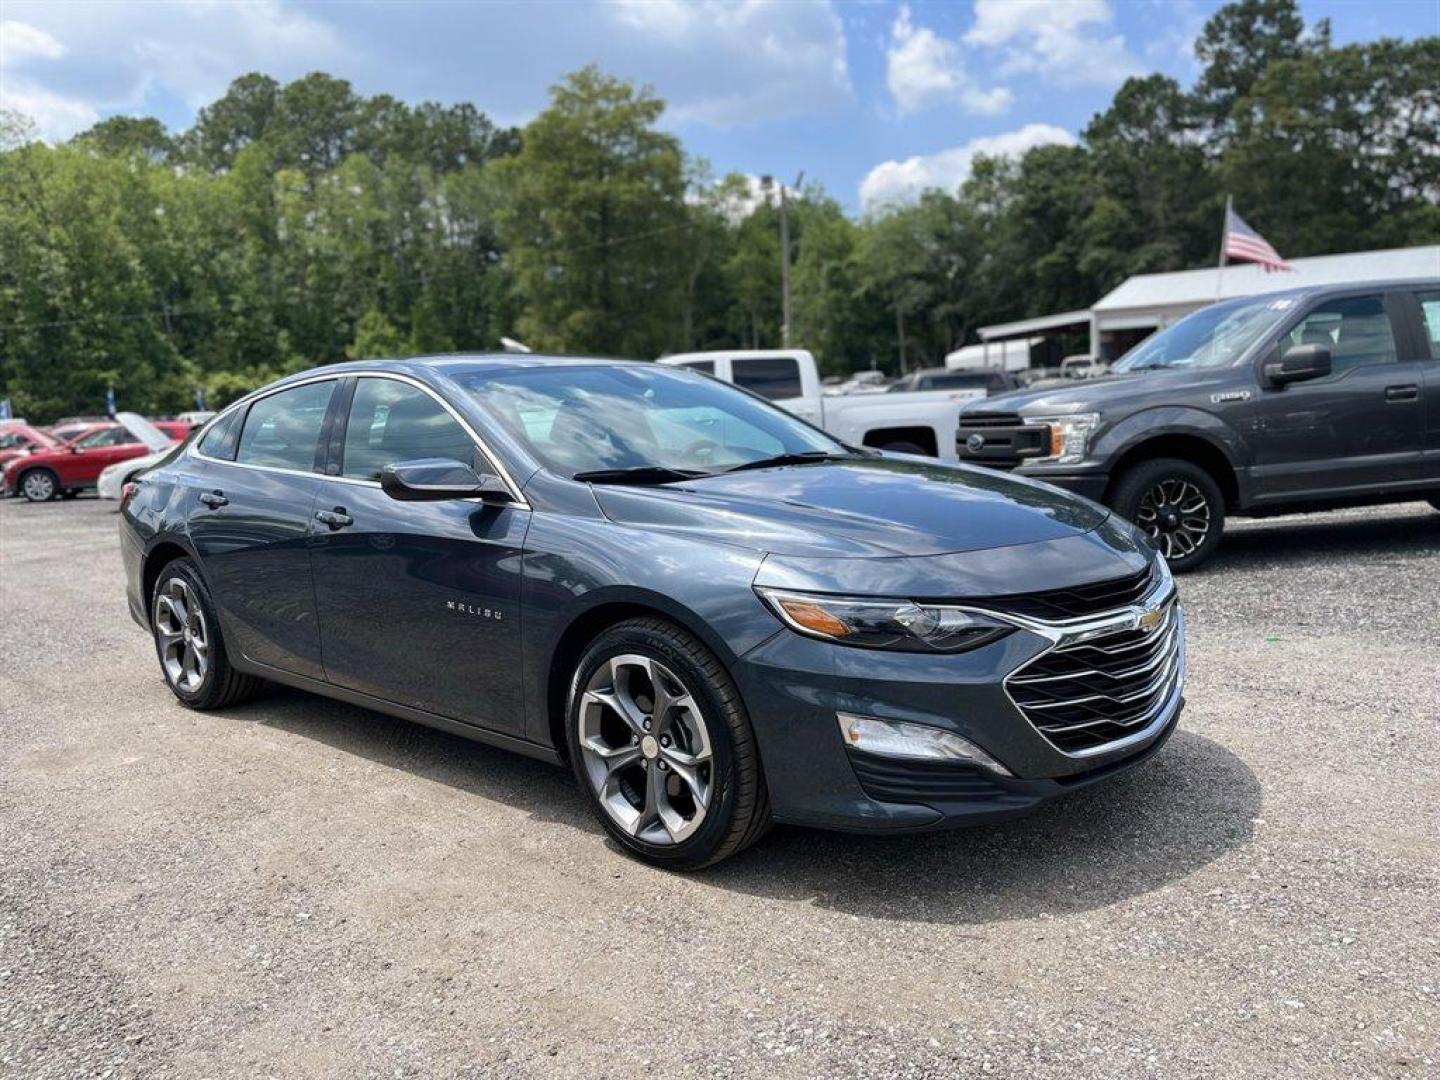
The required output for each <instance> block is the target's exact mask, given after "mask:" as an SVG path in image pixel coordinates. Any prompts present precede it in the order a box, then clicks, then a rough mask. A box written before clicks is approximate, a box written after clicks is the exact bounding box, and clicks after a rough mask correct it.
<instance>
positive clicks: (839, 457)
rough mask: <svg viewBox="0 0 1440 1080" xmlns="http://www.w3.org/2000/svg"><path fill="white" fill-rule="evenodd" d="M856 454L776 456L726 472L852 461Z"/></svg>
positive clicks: (811, 452) (816, 452) (807, 452)
mask: <svg viewBox="0 0 1440 1080" xmlns="http://www.w3.org/2000/svg"><path fill="white" fill-rule="evenodd" d="M855 456H856V455H854V454H835V453H831V452H830V451H829V450H804V451H801V452H800V453H796V454H776V455H775V456H774V457H768V458H760V459H759V460H758V461H746V462H744V463H743V464H740V465H732V466H730V468H728V469H726V470H724V471H725V472H727V473H732V472H744V471H745V470H746V469H769V468H773V467H774V466H777V465H805V464H808V463H809V462H812V461H850V460H852V459H853V458H854V457H855Z"/></svg>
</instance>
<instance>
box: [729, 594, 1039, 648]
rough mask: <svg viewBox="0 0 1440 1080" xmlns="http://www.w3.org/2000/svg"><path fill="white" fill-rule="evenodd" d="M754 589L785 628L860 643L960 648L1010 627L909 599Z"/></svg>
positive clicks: (985, 617) (861, 645) (865, 645)
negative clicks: (869, 598) (866, 597)
mask: <svg viewBox="0 0 1440 1080" xmlns="http://www.w3.org/2000/svg"><path fill="white" fill-rule="evenodd" d="M755 591H756V592H758V593H759V594H760V596H761V597H762V598H763V599H764V600H765V602H766V603H767V604H769V605H770V608H771V610H773V611H774V612H775V614H776V615H778V616H779V617H780V620H781V621H782V622H783V623H784V624H785V625H786V626H788V627H790V629H792V630H795V631H797V632H798V633H801V634H805V635H807V636H808V637H817V638H824V639H825V640H826V641H834V642H837V643H838V644H841V645H854V646H856V647H858V648H862V649H895V650H899V651H901V652H942V653H953V652H963V651H964V650H966V649H974V648H978V647H979V646H981V645H987V644H989V643H990V642H992V641H994V640H996V639H997V638H1001V637H1004V636H1005V635H1006V634H1008V633H1010V631H1012V630H1013V629H1015V628H1014V627H1013V626H1012V625H1010V624H1009V623H1006V622H1002V621H1001V620H999V619H996V618H992V617H991V616H989V615H986V614H984V613H982V612H978V611H969V610H967V609H965V608H956V607H944V606H942V605H935V604H917V603H915V602H914V601H911V600H862V599H854V598H851V597H844V596H819V595H816V594H813V593H792V592H780V591H777V590H775V589H761V588H757V589H756V590H755Z"/></svg>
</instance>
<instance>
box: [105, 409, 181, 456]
mask: <svg viewBox="0 0 1440 1080" xmlns="http://www.w3.org/2000/svg"><path fill="white" fill-rule="evenodd" d="M115 419H116V420H118V421H120V424H121V425H122V426H123V427H124V428H125V430H126V431H128V432H129V433H130V434H131V435H133V436H135V441H136V442H138V443H144V444H145V446H146V448H147V449H149V450H150V451H151V452H152V453H153V452H154V451H156V450H164V449H165V448H166V447H169V446H174V445H175V440H174V439H173V438H171V437H170V436H169V435H166V434H165V433H164V432H163V431H161V430H160V429H159V428H157V427H156V426H155V425H154V424H152V423H151V422H150V421H149V420H146V419H145V417H143V416H141V415H140V414H139V413H133V412H122V413H116V414H115Z"/></svg>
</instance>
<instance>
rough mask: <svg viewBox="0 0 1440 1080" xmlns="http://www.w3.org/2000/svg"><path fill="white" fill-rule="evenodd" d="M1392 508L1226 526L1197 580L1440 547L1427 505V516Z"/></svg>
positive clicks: (1438, 526)
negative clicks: (1353, 514) (1354, 514)
mask: <svg viewBox="0 0 1440 1080" xmlns="http://www.w3.org/2000/svg"><path fill="white" fill-rule="evenodd" d="M1417 505H1419V506H1424V504H1423V503H1421V504H1417ZM1392 509H1393V508H1388V507H1377V508H1375V510H1374V516H1369V515H1367V516H1365V517H1362V518H1356V517H1348V516H1347V517H1333V516H1330V515H1326V514H1316V515H1313V516H1312V515H1307V516H1304V517H1301V518H1295V519H1290V520H1287V521H1285V522H1283V523H1281V522H1278V521H1276V522H1269V521H1264V520H1263V519H1261V520H1260V521H1258V522H1256V523H1255V524H1254V525H1253V526H1251V527H1248V528H1247V527H1246V526H1247V525H1249V524H1250V523H1249V522H1243V519H1242V522H1236V523H1235V525H1238V526H1239V527H1238V528H1237V527H1235V525H1232V526H1229V527H1227V528H1226V531H1225V536H1224V538H1223V539H1222V540H1221V541H1220V549H1219V551H1217V552H1216V554H1215V558H1214V559H1213V560H1212V561H1211V562H1210V564H1209V565H1208V566H1206V567H1204V568H1202V569H1200V570H1198V571H1197V576H1213V575H1220V574H1224V573H1226V572H1227V571H1234V570H1252V569H1262V568H1269V567H1274V566H1280V565H1289V566H1294V565H1299V564H1315V565H1320V566H1324V567H1333V566H1334V565H1336V563H1337V562H1339V561H1341V560H1344V559H1346V558H1356V557H1365V556H1381V557H1384V556H1389V557H1392V558H1403V557H1406V556H1411V555H1428V554H1431V553H1433V552H1434V551H1435V550H1436V549H1437V548H1440V513H1436V512H1434V511H1431V510H1430V509H1429V508H1428V507H1425V510H1426V511H1427V512H1425V513H1422V514H1418V515H1417V514H1413V513H1409V514H1404V515H1395V514H1393V513H1390V511H1391V510H1392ZM1387 513H1388V515H1389V516H1384V515H1387Z"/></svg>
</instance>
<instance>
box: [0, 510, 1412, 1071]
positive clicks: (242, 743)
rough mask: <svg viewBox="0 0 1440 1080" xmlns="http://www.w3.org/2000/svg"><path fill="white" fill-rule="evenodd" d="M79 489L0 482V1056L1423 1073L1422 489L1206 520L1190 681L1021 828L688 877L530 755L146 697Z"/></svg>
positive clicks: (100, 1063) (770, 845) (359, 723)
mask: <svg viewBox="0 0 1440 1080" xmlns="http://www.w3.org/2000/svg"><path fill="white" fill-rule="evenodd" d="M115 527H116V519H115V516H114V512H113V506H112V505H111V504H101V503H99V502H96V501H94V500H81V501H79V502H75V503H57V504H50V505H45V506H30V505H24V504H17V503H15V502H13V501H7V502H6V503H4V504H0V610H3V612H4V618H3V622H0V871H3V872H0V1075H14V1076H25V1077H66V1078H69V1077H81V1076H111V1077H129V1076H133V1077H146V1078H150V1077H172V1076H173V1077H222V1076H226V1077H228V1076H234V1077H263V1076H275V1077H292V1076H305V1077H312V1076H315V1077H331V1076H333V1077H347V1078H348V1077H360V1076H410V1075H419V1076H461V1077H468V1076H492V1075H498V1076H547V1077H550V1076H561V1077H564V1076H575V1077H595V1076H628V1075H635V1074H641V1073H648V1074H654V1075H664V1076H675V1075H705V1076H765V1077H770V1076H826V1077H831V1076H860V1075H864V1076H881V1075H886V1076H888V1075H895V1076H937V1077H938V1076H956V1075H967V1076H968V1075H975V1074H978V1073H988V1074H993V1075H996V1076H1016V1077H1025V1078H1026V1080H1033V1078H1039V1077H1052V1076H1053V1077H1064V1078H1066V1080H1076V1078H1079V1077H1088V1076H1115V1075H1122V1074H1123V1075H1126V1076H1134V1075H1145V1074H1151V1075H1156V1076H1193V1075H1205V1076H1217V1077H1226V1078H1229V1077H1238V1076H1267V1077H1273V1076H1294V1075H1319V1076H1345V1077H1356V1076H1402V1077H1410V1076H1437V1075H1440V557H1437V556H1440V514H1436V513H1435V512H1433V511H1431V510H1429V509H1428V508H1426V507H1424V506H1422V505H1416V506H1406V507H1398V508H1382V509H1376V510H1366V511H1356V512H1348V513H1343V514H1331V515H1323V516H1315V517H1306V518H1285V519H1276V520H1272V521H1268V522H1256V523H1245V522H1240V523H1236V525H1235V528H1234V532H1233V535H1232V536H1231V537H1229V538H1228V540H1227V542H1226V545H1225V547H1224V550H1223V552H1222V556H1221V558H1220V559H1219V560H1218V561H1217V562H1215V563H1214V564H1213V567H1212V568H1211V569H1209V570H1208V571H1206V572H1202V573H1200V574H1198V575H1193V576H1191V577H1189V578H1186V579H1183V581H1182V590H1183V594H1184V597H1185V600H1186V603H1187V605H1188V607H1189V610H1190V615H1191V622H1190V648H1191V652H1190V655H1191V674H1190V688H1189V707H1188V709H1187V711H1186V713H1185V719H1184V721H1183V728H1182V731H1181V732H1180V733H1179V734H1177V735H1176V737H1175V738H1174V739H1173V740H1172V742H1171V743H1170V744H1169V746H1168V747H1167V749H1166V750H1165V751H1164V752H1163V753H1162V754H1161V755H1159V756H1158V757H1157V758H1156V759H1155V760H1154V761H1153V762H1152V763H1151V764H1150V765H1149V766H1147V767H1146V768H1144V769H1142V770H1139V771H1137V772H1136V773H1134V774H1131V775H1129V776H1127V777H1125V778H1123V779H1120V780H1118V781H1117V782H1115V783H1114V784H1112V785H1110V786H1108V787H1102V788H1101V789H1100V790H1096V791H1091V792H1087V793H1083V794H1081V795H1079V796H1077V797H1075V798H1073V799H1071V800H1069V801H1067V802H1064V803H1062V804H1059V805H1055V806H1053V807H1050V808H1048V809H1046V810H1045V811H1043V812H1041V813H1039V814H1037V815H1034V816H1032V817H1029V818H1027V819H1023V820H1020V821H1015V822H1010V823H1006V824H1004V825H999V826H993V827H987V828H983V829H976V830H971V831H967V832H960V833H950V834H944V835H938V836H930V837H920V838H910V839H895V838H891V839H874V838H871V839H864V838H856V837H848V836H840V835H830V834H824V833H818V832H808V831H804V830H799V829H777V830H776V831H775V832H774V833H772V834H771V835H770V837H769V838H767V839H766V840H765V841H763V842H762V843H761V845H760V846H759V847H757V848H755V849H753V850H752V851H750V852H748V853H746V854H744V855H742V856H740V857H738V858H736V859H734V860H732V861H730V862H728V863H726V864H724V865H723V866H721V867H719V868H716V869H714V870H712V871H708V872H706V873H702V874H699V875H695V876H689V877H679V876H672V875H667V874H664V873H661V872H658V871H655V870H651V869H647V868H646V867H643V866H640V865H638V864H636V863H634V862H632V861H630V860H628V859H626V858H624V857H623V856H621V855H620V854H619V853H618V852H617V851H616V850H614V849H613V848H611V847H610V846H608V845H607V844H606V842H605V841H604V839H603V837H602V835H601V834H600V832H599V830H598V828H597V827H596V826H595V825H594V824H593V823H592V822H591V820H590V818H589V816H588V812H587V810H586V808H585V806H584V805H583V804H582V802H581V799H580V796H579V793H578V792H577V791H576V789H575V788H574V787H573V785H572V784H571V782H570V780H569V777H568V775H567V774H566V773H564V772H562V771H561V770H559V769H556V768H553V767H550V766H546V765H543V764H539V763H536V762H531V761H528V760H525V759H522V758H519V757H515V756H511V755H508V754H505V753H502V752H500V751H495V750H490V749H487V748H485V747H481V746H477V745H473V744H470V743H467V742H464V741H462V740H459V739H456V738H453V737H450V736H447V735H443V734H440V733H437V732H434V731H430V730H428V729H425V728H420V727H415V726H412V725H409V724H405V723H402V722H398V721H393V720H390V719H387V718H385V717H382V716H378V715H375V714H373V713H369V712H366V711H365V710H362V709H356V708H352V707H349V706H346V705H340V704H336V703H333V702H329V701H326V700H324V699H321V698H317V697H311V696H307V695H305V694H301V693H298V692H291V691H288V690H278V689H277V690H273V691H271V692H270V693H269V694H267V695H266V696H265V697H263V698H262V699H260V700H259V701H257V702H255V703H253V704H251V705H248V706H246V707H243V708H239V709H235V710H233V711H231V712H228V713H224V714H219V715H199V714H195V713H191V712H187V711H186V710H185V709H182V708H181V707H180V706H179V705H177V704H176V703H175V702H174V701H173V700H172V698H171V696H170V694H169V693H168V692H167V691H166V689H165V687H164V685H163V683H162V681H161V677H160V673H159V671H158V669H157V666H156V663H155V658H154V654H153V652H152V650H151V647H150V644H149V642H148V640H147V639H146V637H145V635H144V634H143V633H142V632H141V631H140V630H139V629H137V628H136V627H135V626H134V624H133V623H131V621H130V619H129V616H128V615H127V614H126V610H125V603H124V599H123V596H122V582H121V573H120V567H119V560H118V555H117V551H116V543H115Z"/></svg>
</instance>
